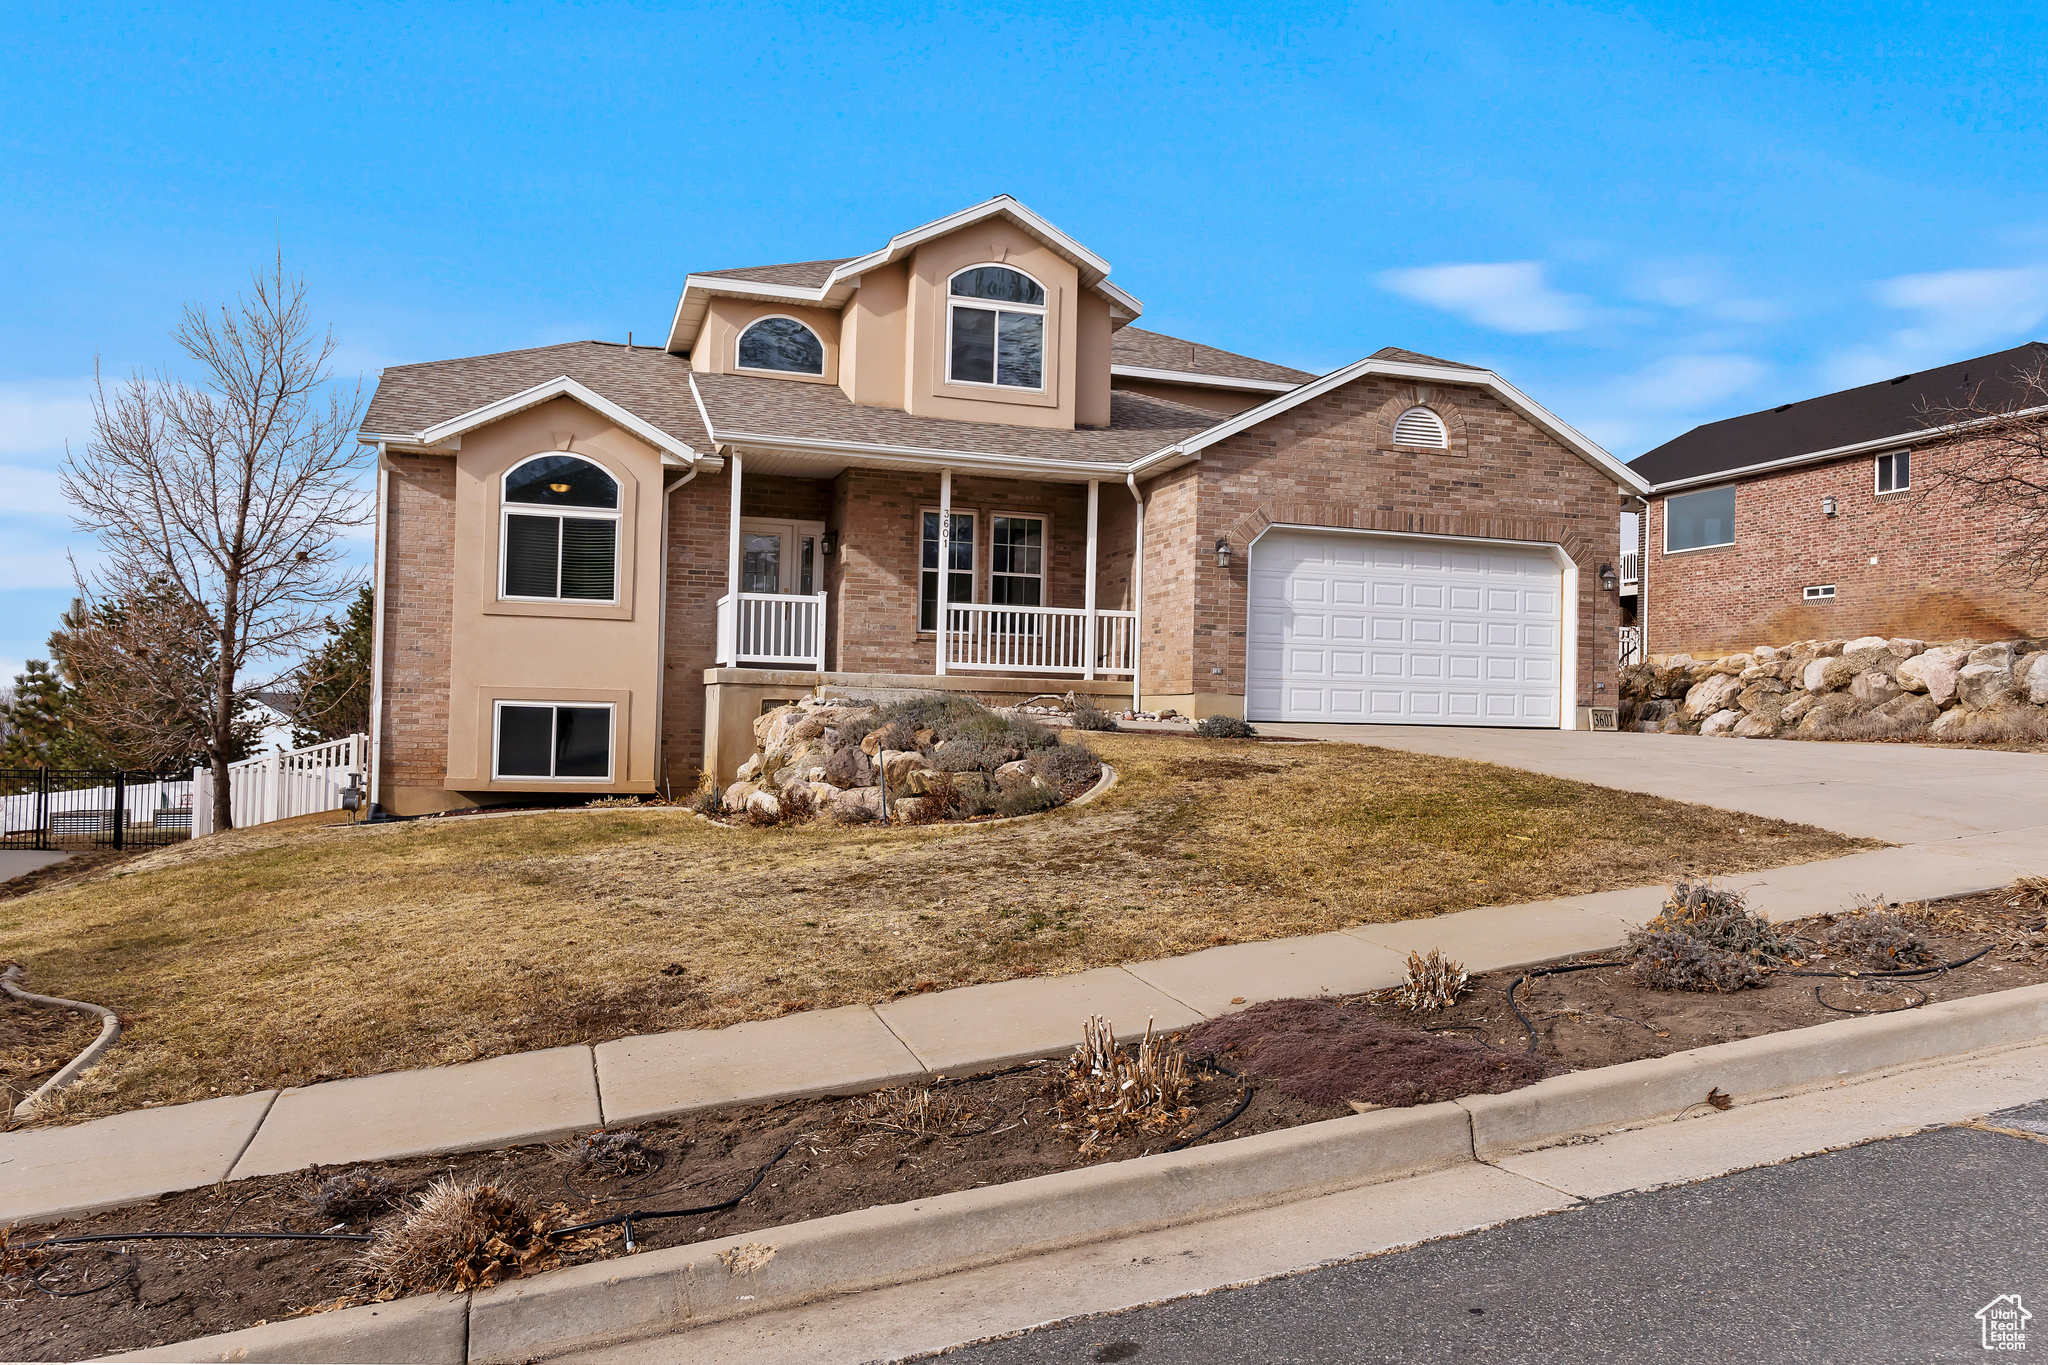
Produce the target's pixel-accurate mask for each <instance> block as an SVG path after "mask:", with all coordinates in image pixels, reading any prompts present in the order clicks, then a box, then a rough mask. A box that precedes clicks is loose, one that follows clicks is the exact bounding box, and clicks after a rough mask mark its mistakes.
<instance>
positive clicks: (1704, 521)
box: [1664, 484, 1735, 554]
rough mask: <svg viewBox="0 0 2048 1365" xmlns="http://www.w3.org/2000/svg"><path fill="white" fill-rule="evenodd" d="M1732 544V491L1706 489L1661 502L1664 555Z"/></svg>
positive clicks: (1731, 488)
mask: <svg viewBox="0 0 2048 1365" xmlns="http://www.w3.org/2000/svg"><path fill="white" fill-rule="evenodd" d="M1734 543H1735V488H1734V485H1732V484H1731V485H1730V486H1728V487H1727V488H1709V489H1707V490H1706V491H1704V492H1700V493H1680V494H1679V495H1677V496H1676V497H1671V498H1666V499H1664V551H1665V553H1666V554H1669V553H1671V552H1673V551H1676V550H1704V549H1706V548H1707V547H1709V546H1712V545H1733V544H1734Z"/></svg>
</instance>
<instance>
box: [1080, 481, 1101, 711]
mask: <svg viewBox="0 0 2048 1365" xmlns="http://www.w3.org/2000/svg"><path fill="white" fill-rule="evenodd" d="M1101 495H1102V480H1100V479H1090V480H1088V576H1087V579H1086V583H1087V587H1086V588H1085V589H1084V590H1083V591H1084V594H1085V595H1084V596H1083V597H1082V599H1081V605H1082V607H1083V608H1084V609H1085V610H1086V611H1087V613H1088V627H1087V629H1088V643H1087V645H1086V649H1087V651H1088V667H1087V671H1086V672H1085V673H1084V674H1083V676H1084V677H1086V678H1087V679H1088V680H1089V681H1090V682H1093V681H1094V680H1095V655H1096V651H1097V650H1098V649H1100V648H1101V645H1100V644H1099V642H1098V641H1097V640H1096V637H1095V510H1096V506H1097V504H1098V503H1099V502H1100V501H1101Z"/></svg>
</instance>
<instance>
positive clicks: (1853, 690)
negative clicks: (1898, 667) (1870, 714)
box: [1849, 668, 1899, 706]
mask: <svg viewBox="0 0 2048 1365" xmlns="http://www.w3.org/2000/svg"><path fill="white" fill-rule="evenodd" d="M1849 695H1850V696H1852V697H1854V698H1856V700H1858V701H1860V702H1862V703H1863V704H1864V705H1865V706H1878V705H1881V704H1883V703H1884V702H1888V701H1890V700H1891V699H1892V698H1893V697H1896V696H1898V695H1899V685H1898V683H1897V682H1896V681H1894V680H1893V678H1892V675H1891V671H1890V670H1889V669H1885V668H1866V669H1864V670H1863V671H1862V672H1861V673H1858V674H1857V675H1856V676H1855V677H1854V678H1853V679H1851V680H1850V682H1849Z"/></svg>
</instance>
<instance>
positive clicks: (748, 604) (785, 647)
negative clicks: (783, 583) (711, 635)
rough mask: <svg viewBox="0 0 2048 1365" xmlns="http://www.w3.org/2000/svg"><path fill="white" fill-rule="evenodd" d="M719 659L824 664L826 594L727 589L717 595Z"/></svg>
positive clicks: (730, 663) (813, 667)
mask: <svg viewBox="0 0 2048 1365" xmlns="http://www.w3.org/2000/svg"><path fill="white" fill-rule="evenodd" d="M718 662H719V663H720V665H722V666H724V667H728V668H730V667H734V666H736V665H739V664H743V663H744V664H786V665H788V666H789V667H791V668H802V669H808V670H810V671H813V672H820V673H822V672H823V671H824V669H825V594H824V593H813V594H811V595H809V596H804V595H802V594H797V593H773V592H743V593H727V594H726V595H725V596H724V597H721V598H719V599H718Z"/></svg>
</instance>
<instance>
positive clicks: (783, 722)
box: [754, 706, 807, 754]
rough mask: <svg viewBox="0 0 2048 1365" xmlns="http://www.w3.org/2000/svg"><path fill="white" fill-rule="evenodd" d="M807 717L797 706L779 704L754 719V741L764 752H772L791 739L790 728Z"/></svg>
mask: <svg viewBox="0 0 2048 1365" xmlns="http://www.w3.org/2000/svg"><path fill="white" fill-rule="evenodd" d="M804 719H807V717H806V716H805V715H804V713H803V711H802V710H800V709H799V708H797V707H795V706H778V707H776V708H775V709H774V710H773V711H770V712H769V713H768V714H767V715H765V716H761V717H758V718H757V719H756V720H755V721H754V743H755V744H756V745H757V746H758V747H759V748H760V750H761V752H762V753H764V754H772V753H774V752H775V751H776V750H777V749H780V748H781V747H782V746H783V745H784V744H785V743H787V742H788V740H789V728H790V726H792V725H795V724H796V723H797V722H799V721H802V720H804Z"/></svg>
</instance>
